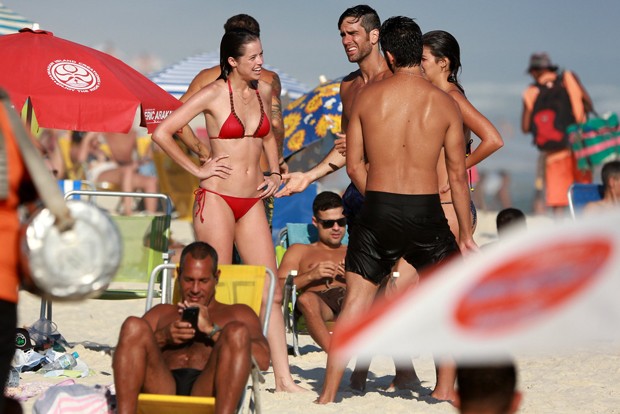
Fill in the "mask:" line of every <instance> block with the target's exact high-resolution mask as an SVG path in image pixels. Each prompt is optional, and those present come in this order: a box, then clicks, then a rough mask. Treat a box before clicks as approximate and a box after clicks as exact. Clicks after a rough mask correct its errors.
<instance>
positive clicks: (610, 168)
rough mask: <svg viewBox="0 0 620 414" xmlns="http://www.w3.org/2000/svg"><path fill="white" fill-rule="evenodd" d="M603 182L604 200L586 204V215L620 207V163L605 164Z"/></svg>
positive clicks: (602, 172) (610, 162)
mask: <svg viewBox="0 0 620 414" xmlns="http://www.w3.org/2000/svg"><path fill="white" fill-rule="evenodd" d="M601 180H602V181H603V198H602V199H601V200H598V201H591V202H589V203H588V204H586V205H585V207H584V209H583V211H584V213H585V214H591V213H592V212H596V211H598V212H600V211H601V210H602V209H608V208H618V207H619V206H620V161H609V162H607V163H605V164H604V165H603V168H602V169H601Z"/></svg>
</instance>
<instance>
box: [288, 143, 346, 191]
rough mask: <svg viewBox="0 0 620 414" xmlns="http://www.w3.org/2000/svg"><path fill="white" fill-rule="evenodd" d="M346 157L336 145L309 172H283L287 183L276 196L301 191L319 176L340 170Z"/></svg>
mask: <svg viewBox="0 0 620 414" xmlns="http://www.w3.org/2000/svg"><path fill="white" fill-rule="evenodd" d="M345 163H346V158H345V157H343V156H342V155H341V154H340V153H339V152H338V150H337V149H336V148H335V147H334V148H332V149H331V151H330V152H329V153H328V154H327V155H326V156H325V158H323V159H322V160H321V162H319V163H318V164H317V165H315V166H314V167H313V168H312V169H311V170H309V171H307V172H292V173H288V174H283V175H282V179H284V180H287V182H286V185H285V186H284V187H283V188H282V189H281V190H280V191H278V192H277V193H276V197H284V196H289V195H291V194H295V193H301V192H302V191H304V190H305V189H306V188H308V186H309V185H310V184H312V183H313V182H314V181H316V180H318V179H319V178H323V177H325V176H326V175H328V174H331V173H333V172H334V171H338V170H339V169H340V168H342V167H344V165H345Z"/></svg>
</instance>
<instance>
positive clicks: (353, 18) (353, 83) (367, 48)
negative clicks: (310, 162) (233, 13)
mask: <svg viewBox="0 0 620 414" xmlns="http://www.w3.org/2000/svg"><path fill="white" fill-rule="evenodd" d="M380 25H381V21H380V19H379V15H378V14H377V12H376V11H375V10H374V9H373V8H371V7H369V6H366V5H358V6H354V7H351V8H349V9H347V10H345V11H344V12H343V13H342V15H341V16H340V18H339V19H338V30H339V31H340V37H341V38H342V46H343V47H344V50H345V52H346V54H347V58H348V59H349V62H355V63H357V64H358V66H359V69H358V70H356V71H354V72H351V73H350V74H349V75H347V76H346V77H345V78H344V79H343V80H342V83H341V84H340V100H341V101H342V130H343V131H346V128H347V125H348V121H349V117H350V115H351V109H352V107H353V103H354V101H355V99H356V97H357V95H358V94H359V93H360V92H361V91H362V90H363V89H364V88H365V87H366V86H368V85H370V84H372V83H373V82H376V81H379V80H381V79H384V78H387V77H390V76H392V72H390V70H389V68H388V66H387V63H386V61H385V58H384V57H383V55H382V54H381V52H380V50H379V27H380ZM336 135H337V136H338V140H336V145H335V146H334V148H333V149H332V150H331V151H330V152H329V154H327V156H326V157H325V158H324V159H323V160H322V161H321V162H320V163H319V164H317V165H316V166H315V167H314V168H312V169H311V170H309V171H307V172H305V173H304V172H292V173H289V174H283V175H282V178H283V179H284V180H288V181H287V183H286V185H285V186H284V187H283V188H282V189H280V191H278V192H277V193H276V197H282V196H288V195H291V194H293V193H298V192H301V191H303V190H305V189H306V188H307V187H308V185H310V183H312V182H313V181H316V180H318V179H319V178H322V177H324V176H326V175H327V174H330V173H332V172H334V171H336V170H338V169H340V168H342V167H343V166H344V165H345V163H346V158H345V149H346V136H345V134H342V133H339V134H336ZM342 198H343V204H344V215H345V216H346V217H347V222H348V224H349V232H351V231H352V229H353V227H354V226H355V223H356V222H357V216H358V214H359V212H360V210H361V208H362V202H363V200H364V197H363V196H362V195H361V194H360V193H359V191H358V190H357V188H355V185H354V184H353V183H351V185H349V187H348V188H347V190H346V191H345V193H344V195H343V197H342ZM397 270H398V271H399V272H400V273H401V274H403V276H406V275H411V276H410V277H408V279H410V280H413V279H414V277H415V269H413V268H412V267H411V266H409V265H408V264H407V263H405V262H403V261H401V262H399V263H398V266H397ZM403 279H404V277H403ZM366 364H368V362H366ZM368 369H369V366H368V365H366V366H362V365H360V363H359V362H358V363H357V365H356V368H355V371H354V372H353V374H352V375H351V388H352V389H353V390H355V391H360V392H361V391H364V388H365V384H366V376H367V374H368ZM418 382H419V379H418V377H417V374H416V373H415V370H414V368H413V365H409V366H407V367H404V366H401V367H397V369H396V376H395V377H394V381H393V382H392V384H391V385H390V386H389V388H388V389H394V388H409V387H411V385H413V384H417V383H418Z"/></svg>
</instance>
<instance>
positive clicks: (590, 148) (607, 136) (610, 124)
mask: <svg viewBox="0 0 620 414" xmlns="http://www.w3.org/2000/svg"><path fill="white" fill-rule="evenodd" d="M567 132H568V135H569V139H570V142H571V147H572V150H573V154H574V155H575V159H576V160H577V168H579V169H580V170H591V169H592V168H593V167H595V166H597V165H601V164H604V163H606V162H607V161H611V160H614V159H619V158H620V124H619V123H618V114H616V113H610V114H607V115H605V116H602V117H600V116H598V115H597V114H596V113H595V114H594V116H591V117H589V118H588V120H587V121H586V122H584V123H582V124H573V125H570V126H569V127H568V129H567Z"/></svg>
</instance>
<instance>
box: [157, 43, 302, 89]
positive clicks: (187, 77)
mask: <svg viewBox="0 0 620 414" xmlns="http://www.w3.org/2000/svg"><path fill="white" fill-rule="evenodd" d="M219 64H220V53H219V52H218V51H215V52H208V53H202V54H199V55H195V56H190V57H188V58H185V59H183V60H181V61H180V62H177V63H174V64H172V65H170V66H168V67H165V68H164V69H162V70H161V71H158V72H155V73H153V74H151V75H149V78H150V79H151V80H152V81H153V82H155V83H156V84H158V85H159V86H160V87H161V88H162V89H164V90H166V91H167V92H169V93H171V94H172V95H174V97H176V98H180V97H181V96H182V95H183V94H184V93H185V92H186V91H187V88H188V87H189V84H190V82H191V81H192V79H194V76H196V75H197V74H198V72H200V71H201V70H203V69H207V68H211V67H213V66H219ZM263 67H264V68H265V69H268V70H271V71H273V72H276V73H277V74H278V76H280V82H281V84H282V96H287V95H288V97H289V98H290V99H297V98H299V97H300V96H301V95H303V94H304V93H306V92H307V91H308V90H309V88H308V87H307V86H306V85H304V84H303V83H301V82H299V81H298V80H297V79H295V78H293V77H291V76H289V75H287V74H286V73H284V72H282V71H281V70H280V69H277V68H274V67H273V66H269V65H263Z"/></svg>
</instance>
